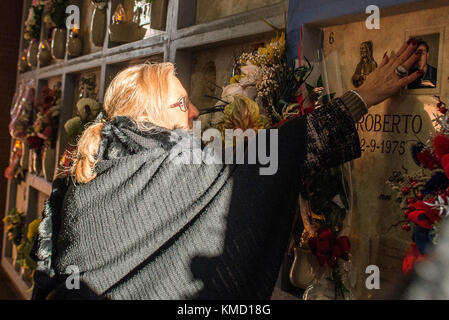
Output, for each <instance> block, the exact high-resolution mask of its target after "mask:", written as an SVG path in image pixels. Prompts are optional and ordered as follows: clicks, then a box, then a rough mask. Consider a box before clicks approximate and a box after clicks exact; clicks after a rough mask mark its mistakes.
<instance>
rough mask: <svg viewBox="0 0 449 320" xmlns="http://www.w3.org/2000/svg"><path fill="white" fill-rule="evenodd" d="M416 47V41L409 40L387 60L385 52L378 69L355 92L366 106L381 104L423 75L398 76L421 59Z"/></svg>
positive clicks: (421, 72) (417, 72) (418, 72)
mask: <svg viewBox="0 0 449 320" xmlns="http://www.w3.org/2000/svg"><path fill="white" fill-rule="evenodd" d="M417 45H418V40H416V39H410V40H408V41H407V42H406V43H404V44H403V45H402V47H401V48H400V49H399V51H398V52H397V53H396V54H395V55H394V56H393V57H391V58H388V55H387V53H386V52H385V54H384V57H383V59H382V63H381V64H380V65H379V67H378V68H377V69H376V70H374V71H373V72H372V73H371V74H369V75H368V77H367V78H366V80H365V82H364V83H363V85H361V86H360V87H359V88H357V89H356V90H355V91H356V92H358V93H359V94H360V96H361V97H362V98H363V99H364V100H365V102H366V104H367V105H368V106H373V105H376V104H378V103H381V102H382V101H384V100H385V99H387V98H389V97H391V96H392V95H394V94H395V93H397V92H398V91H399V90H400V89H401V88H403V87H405V86H407V85H408V84H410V83H412V82H413V81H415V80H416V79H418V78H419V77H421V76H422V75H423V73H424V72H423V71H422V70H418V71H416V72H414V73H412V74H410V75H407V74H406V73H405V74H404V75H400V74H401V73H403V71H405V70H406V71H408V70H410V69H411V68H412V67H413V65H414V64H415V63H416V61H418V60H419V58H420V57H421V54H422V51H421V50H418V51H417V50H416V48H417ZM404 69H405V70H404ZM401 71H402V72H401Z"/></svg>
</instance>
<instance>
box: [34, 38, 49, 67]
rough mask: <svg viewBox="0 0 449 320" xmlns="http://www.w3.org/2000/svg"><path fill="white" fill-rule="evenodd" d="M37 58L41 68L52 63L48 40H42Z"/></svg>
mask: <svg viewBox="0 0 449 320" xmlns="http://www.w3.org/2000/svg"><path fill="white" fill-rule="evenodd" d="M37 58H38V60H39V66H40V67H45V66H48V65H49V64H50V63H51V60H52V57H51V51H50V47H49V45H48V41H47V40H42V42H41V43H40V44H39V53H38V54H37Z"/></svg>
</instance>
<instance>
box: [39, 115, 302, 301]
mask: <svg viewBox="0 0 449 320" xmlns="http://www.w3.org/2000/svg"><path fill="white" fill-rule="evenodd" d="M304 128H305V126H304V121H302V120H297V121H292V122H291V123H290V124H289V125H284V126H283V127H282V129H281V130H282V132H283V133H282V134H280V135H279V136H280V137H279V149H280V150H285V152H283V153H280V154H279V170H278V172H277V174H275V175H273V176H260V175H259V165H206V164H201V165H193V164H192V165H180V164H175V163H173V162H172V161H170V160H169V158H170V156H172V154H171V153H172V151H173V150H174V149H175V148H173V145H174V143H173V139H172V132H171V131H167V130H164V129H161V128H159V130H157V132H156V133H155V132H154V131H152V132H149V133H143V132H140V131H138V130H137V129H136V128H135V126H134V124H133V123H132V122H131V121H130V120H129V119H128V118H125V117H118V118H115V119H114V120H113V121H111V122H108V123H107V124H106V125H105V126H104V129H103V132H102V136H103V139H102V143H101V146H100V150H99V159H100V160H99V162H98V163H97V166H96V171H97V177H96V178H95V179H94V180H93V181H91V182H89V183H86V184H74V183H72V182H68V181H69V180H68V179H66V180H57V181H55V183H54V186H53V192H52V195H51V197H50V199H49V201H48V202H47V204H46V208H45V211H44V217H45V219H44V221H43V223H42V225H41V228H40V229H41V230H40V231H41V234H40V248H39V252H38V256H39V267H38V271H37V274H36V277H35V278H36V289H35V291H36V293H35V298H39V297H40V298H43V297H44V296H46V295H47V294H48V291H49V290H53V292H52V294H51V297H52V298H56V299H58V298H63V299H67V298H76V299H94V298H107V299H192V298H200V299H235V298H251V299H254V298H265V299H268V298H269V297H270V295H271V292H272V290H273V287H274V283H275V280H276V276H277V272H278V270H279V268H280V263H281V260H282V256H283V252H284V249H285V247H286V244H287V240H288V237H289V233H290V226H291V222H292V218H293V213H294V206H295V199H296V196H297V195H298V183H299V180H300V179H299V166H298V163H300V162H301V157H303V156H304V155H303V154H304V152H305V146H304V143H305V142H304V140H305V139H303V138H301V137H304V133H305V130H304ZM287 137H288V138H287ZM176 152H178V151H176ZM73 266H75V268H77V269H76V270H79V272H80V281H81V287H80V289H78V290H77V289H73V290H68V289H67V288H66V285H65V281H64V279H65V277H66V273H67V271H70V270H74V269H73ZM48 279H51V281H48ZM46 281H47V282H46ZM40 289H43V290H41V293H42V294H40V293H39V290H40Z"/></svg>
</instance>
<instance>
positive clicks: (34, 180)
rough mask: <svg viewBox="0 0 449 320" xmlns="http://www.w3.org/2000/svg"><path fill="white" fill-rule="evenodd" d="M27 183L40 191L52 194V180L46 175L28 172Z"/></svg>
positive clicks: (48, 194)
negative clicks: (45, 176) (41, 175)
mask: <svg viewBox="0 0 449 320" xmlns="http://www.w3.org/2000/svg"><path fill="white" fill-rule="evenodd" d="M26 183H27V184H28V185H29V186H30V187H32V188H34V189H36V190H38V191H39V192H42V193H45V194H46V195H47V196H50V194H51V182H50V181H48V180H47V179H45V178H44V177H39V176H36V175H35V174H32V173H27V176H26Z"/></svg>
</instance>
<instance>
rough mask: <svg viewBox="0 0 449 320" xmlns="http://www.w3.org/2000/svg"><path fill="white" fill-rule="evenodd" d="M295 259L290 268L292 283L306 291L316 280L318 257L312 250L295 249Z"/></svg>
mask: <svg viewBox="0 0 449 320" xmlns="http://www.w3.org/2000/svg"><path fill="white" fill-rule="evenodd" d="M293 250H294V252H295V258H294V260H293V263H292V266H291V268H290V275H289V277H290V282H291V283H292V284H293V285H294V286H295V287H298V288H300V289H306V288H307V287H308V286H309V285H311V284H312V282H313V280H314V278H315V271H314V270H315V268H318V264H317V263H316V257H315V256H314V255H313V254H312V252H311V251H310V250H307V249H304V248H299V247H295V248H294V249H293Z"/></svg>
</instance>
